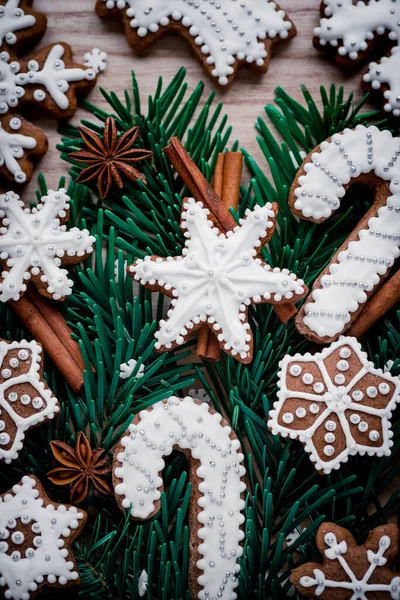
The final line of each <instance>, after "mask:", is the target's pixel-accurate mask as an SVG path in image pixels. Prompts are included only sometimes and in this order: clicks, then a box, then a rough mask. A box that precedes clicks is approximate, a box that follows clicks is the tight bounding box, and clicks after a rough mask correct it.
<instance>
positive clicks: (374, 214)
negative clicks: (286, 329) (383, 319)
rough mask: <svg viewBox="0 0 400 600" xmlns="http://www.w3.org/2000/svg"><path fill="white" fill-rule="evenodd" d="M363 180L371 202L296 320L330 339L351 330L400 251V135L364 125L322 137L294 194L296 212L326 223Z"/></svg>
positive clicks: (317, 337)
mask: <svg viewBox="0 0 400 600" xmlns="http://www.w3.org/2000/svg"><path fill="white" fill-rule="evenodd" d="M354 182H358V183H361V184H365V185H366V186H367V187H369V188H370V189H371V191H372V193H373V194H374V201H373V204H372V206H371V208H370V209H369V210H368V211H367V212H366V213H365V215H362V216H361V220H360V221H359V223H358V225H357V226H356V227H355V229H354V230H353V231H352V232H351V233H350V234H349V237H348V238H347V240H346V241H345V242H344V243H343V244H342V245H341V246H340V248H339V249H338V250H337V252H336V253H335V255H334V256H333V257H332V259H331V261H330V263H329V265H328V266H327V267H326V268H325V269H324V270H323V272H322V273H321V274H320V275H319V277H318V278H317V280H316V281H315V282H314V285H313V289H312V292H311V294H310V296H309V297H308V299H307V302H306V303H305V304H304V305H303V306H302V308H301V310H300V312H299V314H298V315H297V318H296V326H297V328H298V330H299V331H300V333H302V334H303V335H305V336H306V337H307V338H309V339H310V340H312V341H315V342H317V343H320V344H322V343H329V342H332V341H333V340H335V339H337V338H338V337H339V335H341V334H343V333H344V332H345V331H346V330H347V329H349V328H350V327H351V326H352V324H353V323H354V322H356V319H357V318H358V316H359V315H361V318H362V310H363V308H364V307H365V306H366V303H367V302H368V300H369V299H370V298H371V296H372V295H373V294H374V293H375V292H376V290H377V289H378V287H379V286H380V285H381V283H382V281H383V278H385V277H386V276H387V275H388V273H389V271H390V269H392V267H393V265H394V264H395V262H396V261H397V259H398V258H399V256H400V138H398V137H394V136H393V135H392V134H391V133H390V131H380V130H379V129H378V128H377V127H375V126H372V127H364V126H363V125H357V127H356V128H355V129H345V130H344V131H343V132H341V133H335V134H334V135H333V136H332V137H331V138H330V139H328V140H326V141H324V142H322V144H320V146H318V147H317V148H315V150H314V151H313V152H311V153H310V154H309V155H308V156H307V157H306V159H305V161H304V163H303V165H302V166H301V168H300V169H299V171H298V173H297V176H296V179H295V180H294V182H293V185H292V188H291V191H290V194H289V206H290V208H291V210H292V212H293V213H294V214H295V215H296V216H298V217H300V218H302V219H307V220H310V221H313V222H314V223H322V222H324V221H325V220H326V219H328V218H329V217H331V216H332V215H333V214H334V213H335V212H336V211H337V210H338V209H339V207H340V206H341V204H342V203H343V202H346V191H347V189H348V188H349V187H350V186H351V185H352V184H353V183H354Z"/></svg>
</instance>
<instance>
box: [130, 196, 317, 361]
mask: <svg viewBox="0 0 400 600" xmlns="http://www.w3.org/2000/svg"><path fill="white" fill-rule="evenodd" d="M209 215H210V212H209V210H208V209H206V208H204V207H203V204H202V203H201V202H196V201H195V200H194V199H193V198H189V199H187V200H185V202H184V204H183V212H182V222H181V228H182V230H183V231H184V234H185V238H186V242H185V248H184V249H183V251H182V255H181V256H176V257H174V258H172V257H168V258H160V257H156V256H146V257H145V259H144V260H138V261H137V262H136V263H135V264H134V265H131V266H129V267H128V273H129V274H130V275H132V277H134V278H135V279H136V280H138V281H140V283H141V284H142V285H145V286H146V287H148V288H149V289H151V290H160V291H161V292H162V293H164V294H166V295H168V296H171V297H172V298H173V300H172V302H171V309H170V310H169V312H168V315H167V316H168V319H167V320H162V321H160V329H159V331H158V332H157V333H156V338H157V343H156V349H157V350H158V351H160V352H163V351H165V350H170V349H172V348H174V347H176V346H179V345H181V344H183V343H184V342H185V341H186V339H187V338H188V336H189V335H190V334H191V333H192V332H193V331H196V330H197V329H198V328H199V327H201V326H202V325H203V324H206V325H208V327H209V328H210V329H211V330H212V331H214V332H215V334H216V336H217V338H218V341H219V343H220V346H221V348H222V349H223V350H225V352H228V353H229V354H231V355H232V356H233V357H235V358H236V359H237V360H239V361H241V362H244V363H248V362H250V361H251V359H252V333H251V329H250V326H249V324H248V322H247V313H248V307H249V305H250V304H259V303H264V302H267V303H270V304H281V303H283V304H284V303H289V302H296V301H298V300H300V298H302V297H303V296H304V295H305V294H306V293H307V288H306V286H305V285H304V283H303V281H302V280H300V279H297V277H296V275H294V274H293V273H290V272H289V271H288V270H287V269H283V270H280V269H278V268H275V269H272V268H271V267H270V266H269V265H268V264H267V263H265V262H263V261H262V260H261V259H260V258H258V255H259V253H260V252H261V250H262V247H263V245H264V243H266V241H268V240H269V239H270V238H271V236H272V234H273V231H274V226H275V212H274V210H273V207H272V205H271V204H269V203H268V204H266V205H265V206H263V207H259V206H256V207H255V210H254V211H250V210H247V211H246V218H245V219H242V220H241V221H240V225H239V226H238V227H236V228H235V230H234V231H230V232H228V233H227V235H223V234H221V232H220V231H219V229H217V228H216V227H215V226H214V224H213V223H212V221H210V220H209Z"/></svg>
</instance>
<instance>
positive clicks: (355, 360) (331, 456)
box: [268, 337, 400, 473]
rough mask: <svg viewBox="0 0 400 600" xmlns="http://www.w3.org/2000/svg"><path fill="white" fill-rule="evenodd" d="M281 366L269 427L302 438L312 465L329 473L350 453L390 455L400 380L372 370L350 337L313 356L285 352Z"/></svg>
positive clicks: (284, 435) (357, 344)
mask: <svg viewBox="0 0 400 600" xmlns="http://www.w3.org/2000/svg"><path fill="white" fill-rule="evenodd" d="M280 368H281V370H280V372H279V382H278V386H279V391H278V398H279V400H278V401H277V402H275V404H274V409H273V410H271V412H270V420H269V422H268V426H269V428H270V429H271V430H272V433H273V434H278V435H281V436H282V437H287V436H290V437H291V438H293V439H295V438H298V439H299V440H300V441H301V442H303V444H304V445H305V450H306V451H307V452H309V454H310V459H311V461H313V462H314V463H315V468H316V469H318V470H319V471H323V472H324V473H330V472H331V471H332V469H339V467H340V465H341V463H343V462H346V461H347V460H348V457H349V455H354V454H361V455H364V454H368V455H369V456H373V455H377V456H388V455H389V454H390V448H391V447H392V445H393V442H392V441H391V438H392V436H393V433H392V432H391V425H390V418H391V416H392V410H393V409H394V407H395V405H396V402H398V401H399V400H400V380H399V379H398V378H395V377H391V376H390V375H389V374H388V373H383V372H382V371H381V370H380V369H374V368H373V365H372V363H371V362H369V361H368V358H367V355H366V354H365V353H364V352H363V351H362V350H361V346H360V344H359V343H358V342H357V340H356V339H355V338H351V337H341V338H340V339H339V340H338V341H337V342H335V343H333V344H331V346H329V347H328V348H325V349H324V350H323V351H322V352H321V353H318V354H314V355H311V354H305V355H304V356H303V355H301V354H296V355H295V356H288V355H287V356H285V357H284V359H283V360H282V361H281V363H280Z"/></svg>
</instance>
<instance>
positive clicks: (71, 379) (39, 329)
mask: <svg viewBox="0 0 400 600" xmlns="http://www.w3.org/2000/svg"><path fill="white" fill-rule="evenodd" d="M10 305H11V306H12V308H13V310H14V311H15V312H16V313H17V315H18V316H19V317H20V319H21V320H22V321H23V322H24V324H25V325H26V327H27V328H28V329H29V331H30V332H31V333H32V335H33V337H34V338H35V340H37V341H38V342H40V343H41V345H42V346H43V348H44V350H45V351H46V352H47V354H48V355H49V356H50V358H51V360H52V361H53V363H54V364H55V366H56V367H57V369H58V370H59V371H60V373H61V374H62V375H63V376H64V377H65V380H66V381H67V383H68V384H69V385H70V386H71V388H72V389H73V390H74V392H75V393H79V391H80V390H81V389H82V387H83V383H84V381H83V373H82V369H81V368H80V367H79V366H78V365H77V364H76V362H75V360H74V359H73V358H72V356H71V355H70V354H69V352H68V351H67V349H66V348H65V347H64V345H63V343H62V342H61V341H60V339H59V338H58V337H57V335H56V334H55V333H54V331H53V330H52V328H51V327H50V325H49V324H48V323H47V321H46V320H45V318H44V317H43V315H42V314H41V312H40V311H39V309H38V308H37V307H36V306H35V304H34V303H33V302H32V300H31V299H30V298H29V297H27V296H26V295H25V296H23V297H22V298H21V299H20V300H18V302H14V301H13V300H11V301H10Z"/></svg>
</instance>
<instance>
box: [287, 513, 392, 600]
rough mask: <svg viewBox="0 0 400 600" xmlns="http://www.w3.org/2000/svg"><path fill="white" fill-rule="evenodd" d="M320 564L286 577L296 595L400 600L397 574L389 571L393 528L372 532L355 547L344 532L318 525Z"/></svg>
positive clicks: (331, 525)
mask: <svg viewBox="0 0 400 600" xmlns="http://www.w3.org/2000/svg"><path fill="white" fill-rule="evenodd" d="M316 541H317V548H318V550H319V551H320V553H321V555H322V559H323V562H322V563H316V562H312V563H306V564H304V565H301V566H300V567H297V569H294V571H293V572H292V574H291V576H290V581H291V583H292V584H293V585H294V586H295V588H296V589H297V591H298V592H299V593H300V594H301V595H302V596H306V597H307V598H320V599H321V600H352V599H354V600H356V599H357V600H400V573H395V572H393V571H392V570H391V566H392V564H393V561H394V560H395V558H396V556H397V552H398V545H399V530H398V527H397V526H396V525H393V524H387V525H381V526H380V527H376V528H375V529H373V530H372V531H371V532H370V533H369V535H368V538H367V540H366V542H365V544H362V545H361V546H359V545H358V544H357V542H356V540H355V539H354V537H353V536H352V534H351V533H350V531H348V530H347V529H344V528H343V527H339V525H335V523H322V525H321V526H320V528H319V529H318V533H317V540H316Z"/></svg>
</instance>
